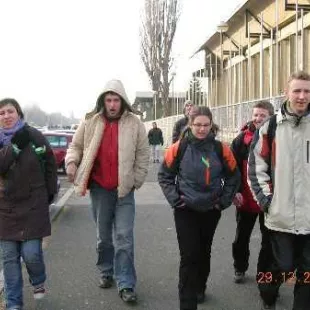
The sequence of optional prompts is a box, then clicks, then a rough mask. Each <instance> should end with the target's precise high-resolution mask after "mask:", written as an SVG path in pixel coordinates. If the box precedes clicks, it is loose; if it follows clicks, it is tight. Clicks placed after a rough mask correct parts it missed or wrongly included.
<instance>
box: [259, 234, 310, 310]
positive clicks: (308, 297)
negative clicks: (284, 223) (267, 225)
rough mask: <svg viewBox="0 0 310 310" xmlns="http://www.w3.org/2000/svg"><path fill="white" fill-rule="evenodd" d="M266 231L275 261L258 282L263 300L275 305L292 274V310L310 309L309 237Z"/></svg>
mask: <svg viewBox="0 0 310 310" xmlns="http://www.w3.org/2000/svg"><path fill="white" fill-rule="evenodd" d="M269 232H270V240H271V245H272V253H273V257H274V261H273V262H271V264H270V266H269V272H268V273H262V274H261V275H260V277H259V279H258V288H259V290H260V295H261V297H262V299H263V300H264V301H265V302H266V303H267V304H269V305H271V304H274V303H275V302H276V298H277V294H278V290H279V287H280V285H281V284H282V283H283V282H284V281H286V280H288V279H289V278H290V277H292V275H293V274H294V273H295V274H296V278H297V280H296V284H295V286H294V303H293V310H308V309H310V235H295V234H289V233H283V232H278V231H271V230H270V231H269Z"/></svg>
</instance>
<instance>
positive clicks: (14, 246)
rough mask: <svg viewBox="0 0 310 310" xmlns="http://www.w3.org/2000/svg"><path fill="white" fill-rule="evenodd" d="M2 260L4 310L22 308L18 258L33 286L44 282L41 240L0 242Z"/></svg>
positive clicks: (20, 273)
mask: <svg viewBox="0 0 310 310" xmlns="http://www.w3.org/2000/svg"><path fill="white" fill-rule="evenodd" d="M0 249H1V254H2V260H3V275H4V290H5V299H6V308H7V309H11V308H13V307H14V308H19V309H22V307H23V276H22V266H21V260H20V258H21V257H22V258H23V261H24V262H25V265H26V269H27V272H28V275H29V282H30V283H31V285H33V286H37V285H40V284H42V283H44V282H45V279H46V274H45V265H44V260H43V251H42V239H32V240H25V241H5V240H0Z"/></svg>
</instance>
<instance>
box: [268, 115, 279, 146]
mask: <svg viewBox="0 0 310 310" xmlns="http://www.w3.org/2000/svg"><path fill="white" fill-rule="evenodd" d="M276 129H277V115H276V114H274V115H272V116H271V117H270V118H269V124H268V129H267V138H268V146H269V150H270V152H271V148H272V142H273V140H274V137H275V135H276Z"/></svg>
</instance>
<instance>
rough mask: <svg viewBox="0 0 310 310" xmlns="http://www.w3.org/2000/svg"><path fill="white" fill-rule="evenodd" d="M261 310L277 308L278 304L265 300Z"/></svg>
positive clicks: (274, 309)
mask: <svg viewBox="0 0 310 310" xmlns="http://www.w3.org/2000/svg"><path fill="white" fill-rule="evenodd" d="M261 310H276V304H272V305H268V304H266V303H265V302H263V306H262V307H261Z"/></svg>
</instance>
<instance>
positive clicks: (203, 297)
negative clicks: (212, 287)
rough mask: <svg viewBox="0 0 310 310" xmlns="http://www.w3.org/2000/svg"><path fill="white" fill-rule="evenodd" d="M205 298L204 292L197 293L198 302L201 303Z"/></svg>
mask: <svg viewBox="0 0 310 310" xmlns="http://www.w3.org/2000/svg"><path fill="white" fill-rule="evenodd" d="M205 300H206V294H205V293H204V292H203V293H197V303H198V304H203V303H204V302H205Z"/></svg>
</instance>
